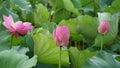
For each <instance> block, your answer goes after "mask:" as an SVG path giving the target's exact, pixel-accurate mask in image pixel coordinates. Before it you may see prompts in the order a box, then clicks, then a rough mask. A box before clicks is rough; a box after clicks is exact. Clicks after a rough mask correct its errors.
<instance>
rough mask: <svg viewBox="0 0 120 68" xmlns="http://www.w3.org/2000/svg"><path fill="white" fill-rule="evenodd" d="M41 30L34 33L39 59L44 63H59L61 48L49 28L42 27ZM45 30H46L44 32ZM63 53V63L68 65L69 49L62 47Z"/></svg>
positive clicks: (35, 49)
mask: <svg viewBox="0 0 120 68" xmlns="http://www.w3.org/2000/svg"><path fill="white" fill-rule="evenodd" d="M39 31H40V32H37V33H35V34H33V39H34V54H35V55H37V56H38V61H39V62H42V63H49V64H58V63H59V53H60V48H59V47H57V46H56V44H55V42H54V40H53V39H52V38H51V36H50V34H49V33H48V31H47V30H45V29H40V30H39ZM41 31H42V32H41ZM43 31H46V32H44V33H43ZM46 33H47V34H46ZM61 53H62V54H61V64H62V65H68V64H69V56H68V51H67V50H66V49H64V50H63V49H62V52H61Z"/></svg>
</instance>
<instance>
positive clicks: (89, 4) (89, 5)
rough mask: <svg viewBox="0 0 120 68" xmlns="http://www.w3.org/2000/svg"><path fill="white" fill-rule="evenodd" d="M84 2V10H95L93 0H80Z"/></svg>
mask: <svg viewBox="0 0 120 68" xmlns="http://www.w3.org/2000/svg"><path fill="white" fill-rule="evenodd" d="M79 1H80V2H81V4H82V9H83V10H84V11H94V1H93V0H79Z"/></svg>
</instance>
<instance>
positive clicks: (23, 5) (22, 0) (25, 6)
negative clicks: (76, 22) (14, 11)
mask: <svg viewBox="0 0 120 68" xmlns="http://www.w3.org/2000/svg"><path fill="white" fill-rule="evenodd" d="M10 1H11V2H12V3H14V4H15V5H16V6H18V7H19V8H20V9H21V10H25V11H31V7H32V6H31V4H30V3H29V2H27V1H26V0H10Z"/></svg>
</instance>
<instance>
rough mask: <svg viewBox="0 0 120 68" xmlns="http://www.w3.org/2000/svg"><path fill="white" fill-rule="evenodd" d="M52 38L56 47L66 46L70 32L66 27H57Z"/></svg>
mask: <svg viewBox="0 0 120 68" xmlns="http://www.w3.org/2000/svg"><path fill="white" fill-rule="evenodd" d="M53 38H54V39H55V41H56V44H57V45H61V46H63V45H68V43H69V38H70V32H69V29H68V27H67V26H57V28H56V29H55V30H54V31H53Z"/></svg>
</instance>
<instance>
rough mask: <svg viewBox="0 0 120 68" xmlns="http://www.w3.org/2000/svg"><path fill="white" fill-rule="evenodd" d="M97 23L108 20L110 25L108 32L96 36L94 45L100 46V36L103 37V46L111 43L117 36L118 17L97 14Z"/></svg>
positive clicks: (115, 15)
mask: <svg viewBox="0 0 120 68" xmlns="http://www.w3.org/2000/svg"><path fill="white" fill-rule="evenodd" d="M98 19H99V22H101V21H103V20H108V21H109V23H110V32H109V33H108V34H106V35H104V36H103V35H100V34H98V35H97V37H96V39H95V45H96V46H100V44H101V36H103V44H108V43H111V42H112V41H113V40H114V39H115V38H116V36H117V33H118V19H119V18H118V15H117V14H114V15H111V14H109V13H98Z"/></svg>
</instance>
